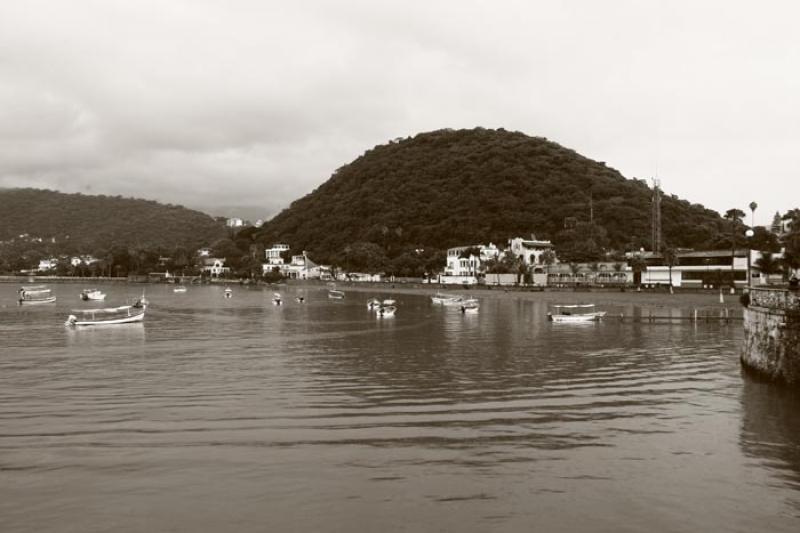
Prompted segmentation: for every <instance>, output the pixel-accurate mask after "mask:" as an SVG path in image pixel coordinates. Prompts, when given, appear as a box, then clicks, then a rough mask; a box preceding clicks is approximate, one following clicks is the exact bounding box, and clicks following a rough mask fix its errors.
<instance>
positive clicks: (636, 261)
mask: <svg viewBox="0 0 800 533" xmlns="http://www.w3.org/2000/svg"><path fill="white" fill-rule="evenodd" d="M628 264H629V265H630V267H631V270H632V271H633V274H634V282H635V283H636V285H637V287H639V286H641V284H642V278H641V275H642V272H645V271H646V270H647V262H646V261H645V260H644V258H642V257H641V256H639V255H635V256H633V257H631V258H630V260H629V261H628Z"/></svg>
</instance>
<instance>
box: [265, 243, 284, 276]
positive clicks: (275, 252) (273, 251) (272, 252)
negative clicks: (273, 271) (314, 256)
mask: <svg viewBox="0 0 800 533" xmlns="http://www.w3.org/2000/svg"><path fill="white" fill-rule="evenodd" d="M288 251H289V245H288V244H273V245H272V248H269V249H267V250H266V251H265V252H264V255H265V257H266V259H267V264H268V265H272V266H279V265H282V264H284V263H285V261H284V260H283V257H281V254H282V253H284V252H288ZM265 271H266V270H265Z"/></svg>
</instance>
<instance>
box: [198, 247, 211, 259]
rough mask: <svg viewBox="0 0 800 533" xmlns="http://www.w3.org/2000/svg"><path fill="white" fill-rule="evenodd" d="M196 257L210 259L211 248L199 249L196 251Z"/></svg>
mask: <svg viewBox="0 0 800 533" xmlns="http://www.w3.org/2000/svg"><path fill="white" fill-rule="evenodd" d="M197 257H211V248H200V249H199V250H197Z"/></svg>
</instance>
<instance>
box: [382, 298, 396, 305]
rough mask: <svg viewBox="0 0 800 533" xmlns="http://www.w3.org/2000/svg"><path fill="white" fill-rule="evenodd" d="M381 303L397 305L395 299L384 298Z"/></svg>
mask: <svg viewBox="0 0 800 533" xmlns="http://www.w3.org/2000/svg"><path fill="white" fill-rule="evenodd" d="M382 305H397V300H391V299H390V300H384V301H383V302H382Z"/></svg>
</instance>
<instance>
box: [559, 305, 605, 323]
mask: <svg viewBox="0 0 800 533" xmlns="http://www.w3.org/2000/svg"><path fill="white" fill-rule="evenodd" d="M594 308H595V305H594V304H571V305H554V306H553V309H554V310H555V312H554V313H552V312H551V313H547V319H548V320H550V321H552V322H568V323H578V322H598V321H599V320H600V319H602V318H603V317H604V316H606V312H605V311H594Z"/></svg>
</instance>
